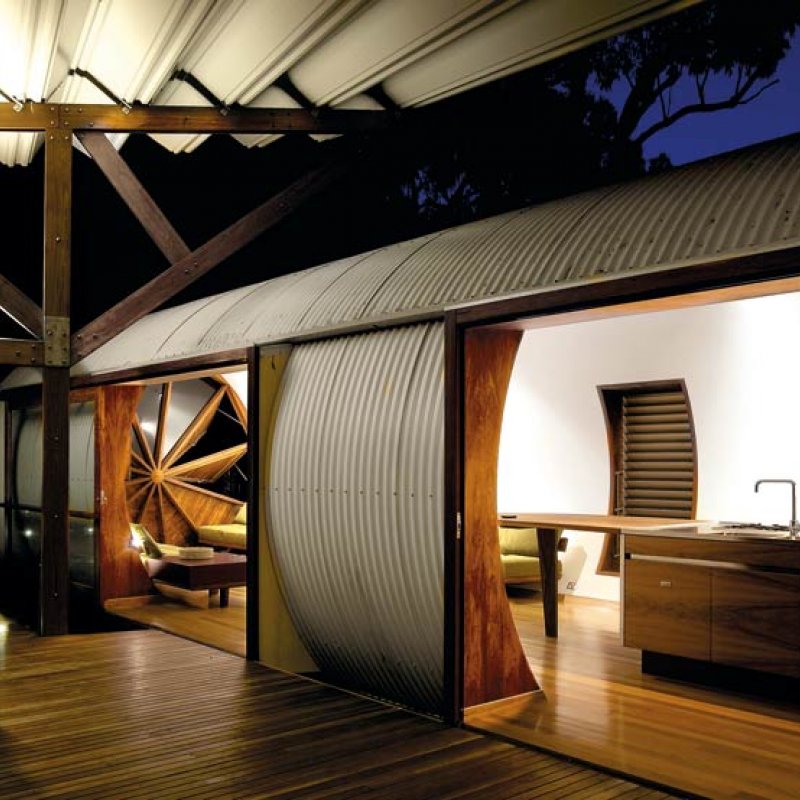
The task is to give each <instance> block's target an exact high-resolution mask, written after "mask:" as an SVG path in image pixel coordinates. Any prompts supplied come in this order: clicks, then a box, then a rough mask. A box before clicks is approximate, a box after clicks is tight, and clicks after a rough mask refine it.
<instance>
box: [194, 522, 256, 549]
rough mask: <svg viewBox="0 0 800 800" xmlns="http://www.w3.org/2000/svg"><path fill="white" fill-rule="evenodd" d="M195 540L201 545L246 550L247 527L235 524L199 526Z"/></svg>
mask: <svg viewBox="0 0 800 800" xmlns="http://www.w3.org/2000/svg"><path fill="white" fill-rule="evenodd" d="M197 539H198V541H200V542H201V543H202V544H210V545H216V546H217V547H233V548H235V549H236V550H246V549H247V526H246V525H239V524H238V523H236V522H231V523H228V524H227V525H201V526H200V527H199V528H198V529H197Z"/></svg>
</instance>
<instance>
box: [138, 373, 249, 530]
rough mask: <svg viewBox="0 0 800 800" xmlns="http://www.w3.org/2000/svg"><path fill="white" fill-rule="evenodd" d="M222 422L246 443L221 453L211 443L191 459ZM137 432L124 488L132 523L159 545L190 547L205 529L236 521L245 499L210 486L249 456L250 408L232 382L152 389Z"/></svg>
mask: <svg viewBox="0 0 800 800" xmlns="http://www.w3.org/2000/svg"><path fill="white" fill-rule="evenodd" d="M226 408H227V409H229V410H230V411H226ZM230 412H232V413H230ZM221 418H222V419H221ZM220 420H221V422H222V423H224V424H225V425H226V426H227V439H231V438H236V439H238V438H241V439H242V440H244V441H242V442H241V443H236V444H233V445H232V446H227V445H230V442H226V446H223V447H222V448H221V449H214V447H213V444H214V443H213V442H212V447H211V448H210V449H209V447H203V448H199V449H201V450H203V452H202V454H200V455H194V457H193V454H192V452H191V451H192V449H193V448H194V447H195V445H197V444H198V442H199V441H200V440H201V439H202V438H203V437H204V436H205V435H206V433H207V432H208V431H209V428H211V427H212V425H217V426H219V423H220ZM132 428H133V431H132V442H131V470H130V476H129V479H128V481H127V486H126V489H127V498H128V510H129V513H130V517H131V519H132V520H133V521H135V522H139V523H141V524H143V525H145V526H146V527H147V529H148V530H149V531H150V533H151V534H152V535H153V536H155V537H156V538H157V539H158V540H159V541H162V542H168V543H170V544H180V545H182V544H189V543H192V542H193V540H194V536H193V534H194V531H195V529H196V528H197V527H198V526H200V525H212V524H219V523H228V522H232V521H233V518H234V517H235V516H236V513H237V511H238V510H239V508H240V507H241V505H242V501H241V500H237V499H235V498H233V497H228V496H226V495H225V494H221V493H220V492H219V491H213V490H212V489H210V488H208V486H209V485H213V484H215V483H217V482H218V481H220V479H222V478H223V477H224V476H225V475H226V473H228V472H229V471H230V470H232V469H233V467H234V465H235V464H236V462H237V461H239V459H240V458H241V457H242V456H243V455H244V454H245V453H246V452H247V442H246V435H247V410H246V408H245V407H244V404H243V403H242V401H241V399H240V398H239V396H238V395H237V394H236V392H235V391H234V389H233V388H232V387H231V386H230V385H229V384H228V383H226V382H225V381H224V380H223V379H221V378H214V379H209V380H202V379H191V380H184V381H169V382H165V383H162V384H155V385H150V386H146V387H145V389H144V393H143V394H142V398H141V400H140V402H139V406H138V409H137V415H136V417H135V418H134V421H133V426H132ZM206 444H208V442H206Z"/></svg>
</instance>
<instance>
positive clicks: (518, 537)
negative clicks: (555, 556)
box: [498, 528, 539, 558]
mask: <svg viewBox="0 0 800 800" xmlns="http://www.w3.org/2000/svg"><path fill="white" fill-rule="evenodd" d="M498 531H499V535H500V552H501V553H502V554H503V555H519V556H531V557H533V558H536V557H538V555H539V541H538V539H537V538H536V528H498Z"/></svg>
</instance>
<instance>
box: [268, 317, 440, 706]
mask: <svg viewBox="0 0 800 800" xmlns="http://www.w3.org/2000/svg"><path fill="white" fill-rule="evenodd" d="M443 341H444V337H443V326H442V325H441V324H429V325H419V326H413V327H409V328H402V329H393V330H389V331H382V332H379V333H371V334H367V335H359V336H351V337H347V338H340V339H328V340H326V341H324V342H315V343H312V344H307V345H299V346H297V347H295V348H294V349H293V350H292V355H291V357H290V359H289V363H288V365H287V368H286V373H285V375H284V378H283V388H282V401H281V405H280V411H279V414H278V419H277V423H276V427H275V438H274V443H273V449H272V463H271V470H270V486H269V487H268V492H269V501H268V503H267V505H266V507H267V508H268V509H269V510H268V513H269V515H270V521H269V525H268V528H269V530H270V535H271V537H272V548H273V552H274V553H275V557H276V562H277V565H278V568H279V571H280V575H281V580H282V584H283V586H284V590H285V597H286V601H287V604H288V606H289V609H290V613H291V614H292V618H293V620H294V623H295V626H296V628H297V630H298V633H299V634H300V636H301V638H302V640H303V643H304V644H305V646H306V647H307V649H308V651H309V652H310V653H311V655H312V657H313V659H314V661H315V662H316V663H317V664H318V665H319V667H320V669H321V670H322V672H323V674H324V675H325V676H326V677H327V678H328V679H331V680H334V681H336V682H340V683H341V682H343V683H345V685H348V686H357V687H358V688H360V689H362V690H366V691H369V692H371V693H373V694H377V695H379V696H381V697H385V698H390V699H392V700H394V701H399V702H402V703H405V704H407V705H410V706H413V707H415V708H418V709H422V710H425V711H432V712H434V713H441V697H442V680H443V675H444V660H443V659H444V655H443V640H442V631H443V624H444V622H443V621H444V600H443V562H444V553H443V547H444V540H443V537H442V533H441V528H442V519H443V513H444V499H443V491H444V463H443V453H444V450H443V447H442V442H443V440H444V405H443V385H444V384H443V380H442V375H443V369H444V367H443Z"/></svg>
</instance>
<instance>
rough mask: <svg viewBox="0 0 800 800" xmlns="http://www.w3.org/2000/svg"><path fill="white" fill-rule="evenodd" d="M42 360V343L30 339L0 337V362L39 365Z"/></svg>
mask: <svg viewBox="0 0 800 800" xmlns="http://www.w3.org/2000/svg"><path fill="white" fill-rule="evenodd" d="M43 362H44V344H43V343H42V342H39V341H34V340H32V339H0V364H7V365H9V366H15V367H25V366H28V367H39V366H41V365H42V363H43Z"/></svg>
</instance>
